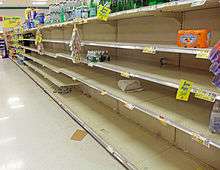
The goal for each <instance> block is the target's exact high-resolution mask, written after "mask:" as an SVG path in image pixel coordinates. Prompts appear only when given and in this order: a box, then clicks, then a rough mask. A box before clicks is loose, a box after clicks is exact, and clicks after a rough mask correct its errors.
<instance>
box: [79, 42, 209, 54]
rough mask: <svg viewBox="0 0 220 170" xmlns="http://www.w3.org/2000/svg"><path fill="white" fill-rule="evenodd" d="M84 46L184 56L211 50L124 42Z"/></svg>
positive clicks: (92, 43) (86, 43)
mask: <svg viewBox="0 0 220 170" xmlns="http://www.w3.org/2000/svg"><path fill="white" fill-rule="evenodd" d="M82 45H83V46H99V47H111V48H121V49H131V50H144V48H145V47H153V48H154V50H155V52H169V53H182V54H195V55H196V54H198V53H200V52H201V51H204V50H209V51H211V48H208V49H207V48H182V47H178V46H176V45H161V44H141V43H123V42H96V41H82Z"/></svg>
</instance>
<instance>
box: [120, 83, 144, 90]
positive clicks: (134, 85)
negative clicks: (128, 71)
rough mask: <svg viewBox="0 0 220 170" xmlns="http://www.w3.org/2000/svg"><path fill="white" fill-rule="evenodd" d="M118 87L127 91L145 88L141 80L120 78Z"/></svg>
mask: <svg viewBox="0 0 220 170" xmlns="http://www.w3.org/2000/svg"><path fill="white" fill-rule="evenodd" d="M118 87H119V88H120V89H121V90H122V91H125V92H135V91H141V90H143V88H142V86H141V82H140V81H139V80H119V81H118Z"/></svg>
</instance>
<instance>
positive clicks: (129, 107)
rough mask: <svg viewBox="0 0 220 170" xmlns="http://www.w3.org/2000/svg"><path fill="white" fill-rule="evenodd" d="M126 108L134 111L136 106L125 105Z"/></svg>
mask: <svg viewBox="0 0 220 170" xmlns="http://www.w3.org/2000/svg"><path fill="white" fill-rule="evenodd" d="M124 106H125V107H126V108H128V109H129V110H133V109H134V105H132V104H130V103H125V105H124Z"/></svg>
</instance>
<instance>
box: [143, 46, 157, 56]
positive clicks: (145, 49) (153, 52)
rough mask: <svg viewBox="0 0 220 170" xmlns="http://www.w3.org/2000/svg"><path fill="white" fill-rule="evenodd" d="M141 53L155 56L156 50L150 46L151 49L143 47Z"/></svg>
mask: <svg viewBox="0 0 220 170" xmlns="http://www.w3.org/2000/svg"><path fill="white" fill-rule="evenodd" d="M143 53H149V54H156V48H155V47H153V46H151V47H144V49H143Z"/></svg>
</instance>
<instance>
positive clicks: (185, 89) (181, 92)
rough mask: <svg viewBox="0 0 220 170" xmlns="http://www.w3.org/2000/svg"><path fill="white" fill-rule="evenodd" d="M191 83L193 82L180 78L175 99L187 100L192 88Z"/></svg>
mask: <svg viewBox="0 0 220 170" xmlns="http://www.w3.org/2000/svg"><path fill="white" fill-rule="evenodd" d="M192 84H193V82H191V81H187V80H181V81H180V85H179V89H178V91H177V94H176V99H177V100H183V101H188V100H189V96H190V92H191V89H192Z"/></svg>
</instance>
